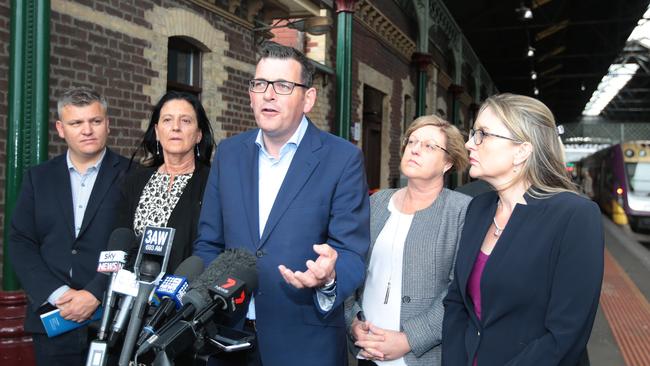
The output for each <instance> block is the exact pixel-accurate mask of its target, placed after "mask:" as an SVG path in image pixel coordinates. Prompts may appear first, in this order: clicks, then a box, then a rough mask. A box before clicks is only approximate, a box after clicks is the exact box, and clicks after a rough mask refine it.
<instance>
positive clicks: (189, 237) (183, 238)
mask: <svg viewBox="0 0 650 366" xmlns="http://www.w3.org/2000/svg"><path fill="white" fill-rule="evenodd" d="M157 169H158V168H157V167H155V168H153V167H150V168H142V169H138V170H136V171H134V172H133V173H132V174H129V175H128V176H127V177H126V179H125V180H124V184H123V186H122V199H121V200H120V205H119V210H118V212H119V214H118V218H117V222H116V227H126V228H129V229H131V230H133V220H134V218H135V209H136V208H137V207H138V202H140V196H141V195H142V191H143V190H144V187H145V185H147V182H148V181H149V179H150V178H151V176H152V175H153V173H154V172H155V171H156V170H157ZM209 173H210V168H209V167H208V166H206V165H204V164H202V163H200V162H198V161H197V162H196V168H195V170H194V174H193V175H192V177H191V178H190V180H189V181H188V182H187V185H186V186H185V189H184V190H183V193H182V194H181V198H180V199H179V200H178V203H176V207H174V210H173V211H172V213H171V215H170V216H169V220H168V221H167V226H168V227H172V228H174V229H176V233H175V234H174V241H173V243H172V249H171V252H170V258H169V262H168V263H167V270H166V271H165V272H166V273H174V271H175V270H176V267H178V265H179V264H180V263H181V262H182V261H183V260H184V259H186V258H187V257H189V256H191V255H192V243H193V242H194V239H195V238H196V233H197V231H196V229H197V225H198V222H199V214H200V213H201V201H202V199H203V190H204V189H205V183H206V182H207V181H208V174H209ZM137 245H139V242H138V243H137ZM137 245H136V246H134V247H133V248H132V250H131V251H130V252H131V253H132V255H130V256H129V257H130V259H131V260H134V259H135V257H134V256H135V254H137V250H138V246H137Z"/></svg>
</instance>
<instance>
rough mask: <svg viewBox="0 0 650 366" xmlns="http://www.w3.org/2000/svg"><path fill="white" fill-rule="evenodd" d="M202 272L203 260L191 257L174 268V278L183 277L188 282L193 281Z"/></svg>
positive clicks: (194, 256)
mask: <svg viewBox="0 0 650 366" xmlns="http://www.w3.org/2000/svg"><path fill="white" fill-rule="evenodd" d="M202 271H203V259H201V257H199V256H196V255H193V256H191V257H189V258H187V259H185V260H184V261H182V262H181V264H179V265H178V267H176V270H175V271H174V275H175V276H179V277H185V278H186V279H187V281H188V282H192V281H194V280H195V279H196V278H197V277H198V276H199V275H200V274H201V272H202Z"/></svg>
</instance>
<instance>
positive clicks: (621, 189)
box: [616, 187, 623, 196]
mask: <svg viewBox="0 0 650 366" xmlns="http://www.w3.org/2000/svg"><path fill="white" fill-rule="evenodd" d="M616 194H617V195H619V196H622V195H623V188H621V187H618V188H616Z"/></svg>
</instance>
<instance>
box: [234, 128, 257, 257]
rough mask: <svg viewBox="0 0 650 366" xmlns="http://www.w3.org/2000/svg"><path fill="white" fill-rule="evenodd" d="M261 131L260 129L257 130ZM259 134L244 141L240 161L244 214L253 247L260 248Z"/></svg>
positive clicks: (252, 135)
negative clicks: (256, 140) (257, 141)
mask: <svg viewBox="0 0 650 366" xmlns="http://www.w3.org/2000/svg"><path fill="white" fill-rule="evenodd" d="M257 131H259V129H258V130H257ZM256 137H257V133H251V134H250V136H249V137H248V138H247V139H244V140H243V141H242V146H241V149H242V151H241V153H242V154H241V156H242V159H239V176H240V179H239V181H240V182H241V188H242V202H243V203H244V212H245V214H246V218H247V219H248V231H249V233H250V236H251V241H250V243H251V247H252V248H253V249H254V248H256V247H257V246H258V242H259V240H260V234H259V232H260V224H259V221H260V215H259V204H258V195H259V189H258V181H259V179H258V177H259V147H258V146H257V144H256V143H255V138H256Z"/></svg>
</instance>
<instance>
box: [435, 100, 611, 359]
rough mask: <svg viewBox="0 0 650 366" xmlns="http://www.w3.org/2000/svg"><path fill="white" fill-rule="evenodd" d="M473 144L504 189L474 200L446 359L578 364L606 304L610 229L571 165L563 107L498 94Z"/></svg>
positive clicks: (487, 175)
mask: <svg viewBox="0 0 650 366" xmlns="http://www.w3.org/2000/svg"><path fill="white" fill-rule="evenodd" d="M465 146H466V147H467V149H468V150H469V152H470V165H471V167H470V171H469V173H470V175H471V176H472V177H473V178H479V179H482V180H485V181H486V182H488V183H490V185H492V186H493V187H494V188H495V192H489V193H485V194H482V195H480V196H478V197H476V198H474V200H472V202H471V203H470V205H469V207H468V208H467V216H466V218H465V227H464V229H463V233H462V236H461V240H460V244H459V247H458V255H457V260H456V269H455V276H454V281H453V283H452V285H451V286H450V288H449V293H448V295H447V297H446V299H445V301H444V304H445V318H444V324H443V337H442V342H443V349H442V351H443V352H442V361H443V362H442V363H443V365H449V366H463V365H466V366H470V365H477V366H492V365H494V366H496V365H498V366H503V365H549V366H550V365H563V366H575V365H576V364H577V363H578V362H579V361H580V360H581V358H582V357H585V355H586V354H585V348H586V345H587V341H588V339H589V335H590V333H591V327H592V325H593V321H594V316H595V314H596V308H597V307H598V299H599V296H600V286H601V281H602V277H603V232H602V222H601V215H600V212H599V210H598V207H597V206H596V204H594V203H593V202H591V201H589V200H588V199H586V198H584V197H581V196H579V195H578V194H577V193H575V192H574V187H573V184H572V183H571V180H570V179H569V177H568V175H567V174H566V171H565V168H564V161H563V154H562V147H561V143H560V141H559V139H558V136H557V133H556V128H555V121H554V118H553V114H552V113H551V111H550V110H549V109H548V108H547V107H546V106H545V105H544V104H543V103H541V102H540V101H538V100H536V99H533V98H529V97H525V96H521V95H512V94H501V95H496V96H493V97H490V98H488V99H487V100H486V101H485V103H484V104H483V106H482V107H481V109H480V110H479V114H478V117H477V119H476V122H475V123H474V128H473V129H472V130H471V131H470V137H469V140H468V141H467V144H466V145H465Z"/></svg>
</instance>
